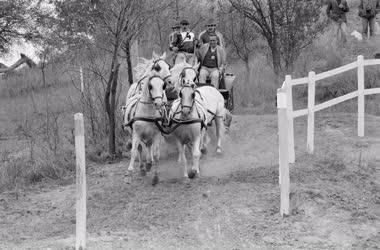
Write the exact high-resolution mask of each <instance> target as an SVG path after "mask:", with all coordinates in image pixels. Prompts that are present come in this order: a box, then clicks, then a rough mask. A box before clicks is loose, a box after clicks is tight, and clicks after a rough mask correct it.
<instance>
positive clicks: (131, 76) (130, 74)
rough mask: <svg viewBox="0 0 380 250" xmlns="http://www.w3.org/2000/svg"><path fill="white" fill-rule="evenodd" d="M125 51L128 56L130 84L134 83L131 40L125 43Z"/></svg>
mask: <svg viewBox="0 0 380 250" xmlns="http://www.w3.org/2000/svg"><path fill="white" fill-rule="evenodd" d="M124 52H125V56H126V57H127V67H128V82H129V85H132V84H133V71H132V59H131V45H130V41H129V40H126V41H125V43H124Z"/></svg>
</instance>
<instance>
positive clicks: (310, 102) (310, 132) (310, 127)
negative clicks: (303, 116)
mask: <svg viewBox="0 0 380 250" xmlns="http://www.w3.org/2000/svg"><path fill="white" fill-rule="evenodd" d="M307 93H308V97H307V109H308V115H307V152H308V153H309V154H312V153H313V152H314V127H315V126H314V105H315V72H313V71H311V72H309V83H308V91H307Z"/></svg>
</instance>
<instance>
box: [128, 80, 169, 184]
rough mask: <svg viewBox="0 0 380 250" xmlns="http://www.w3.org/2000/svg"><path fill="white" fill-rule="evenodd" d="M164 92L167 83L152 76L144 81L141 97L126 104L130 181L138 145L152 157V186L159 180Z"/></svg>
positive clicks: (136, 97)
mask: <svg viewBox="0 0 380 250" xmlns="http://www.w3.org/2000/svg"><path fill="white" fill-rule="evenodd" d="M164 89H165V82H164V81H163V80H162V79H161V78H160V77H159V76H151V77H150V78H148V80H147V81H143V82H142V84H141V92H140V94H138V95H136V96H134V99H133V100H132V101H130V102H128V103H127V105H126V112H125V117H124V119H125V122H126V125H128V126H130V127H131V128H132V150H131V161H130V163H129V167H128V172H127V174H126V177H129V178H130V177H131V175H132V171H133V169H134V162H135V159H136V156H137V154H138V153H139V152H138V146H139V145H141V146H143V147H142V148H144V149H145V153H146V155H147V156H149V157H150V158H151V162H152V167H153V168H154V171H153V172H154V177H153V182H152V184H153V185H155V184H157V183H158V181H159V177H158V174H159V168H158V164H159V162H158V161H159V157H160V152H159V144H160V141H161V131H160V129H159V127H158V125H157V124H158V122H160V121H161V120H162V112H161V110H162V107H163V104H164V103H163V97H164ZM140 153H141V151H140ZM140 167H141V166H140Z"/></svg>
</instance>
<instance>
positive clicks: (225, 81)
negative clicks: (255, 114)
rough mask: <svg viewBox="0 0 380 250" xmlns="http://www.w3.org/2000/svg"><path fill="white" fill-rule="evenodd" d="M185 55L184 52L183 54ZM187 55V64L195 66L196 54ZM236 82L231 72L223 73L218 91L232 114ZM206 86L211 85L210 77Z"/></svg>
mask: <svg viewBox="0 0 380 250" xmlns="http://www.w3.org/2000/svg"><path fill="white" fill-rule="evenodd" d="M181 53H183V52H181ZM184 54H185V55H186V62H187V63H189V64H191V65H195V64H196V63H197V61H196V57H195V55H194V54H189V53H184ZM234 80H235V75H234V74H233V73H230V72H222V73H221V74H220V77H219V84H218V90H219V92H220V93H221V94H222V95H223V98H224V100H225V108H226V109H228V110H229V111H230V112H232V111H233V110H234V95H233V83H234ZM206 84H207V85H210V84H211V78H210V77H208V78H207V80H206Z"/></svg>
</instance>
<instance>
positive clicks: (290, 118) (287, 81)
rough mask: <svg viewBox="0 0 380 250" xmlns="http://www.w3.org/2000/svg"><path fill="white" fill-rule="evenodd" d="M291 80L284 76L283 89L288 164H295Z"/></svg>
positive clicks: (290, 77) (289, 77)
mask: <svg viewBox="0 0 380 250" xmlns="http://www.w3.org/2000/svg"><path fill="white" fill-rule="evenodd" d="M291 80H292V76H291V75H286V76H285V88H286V96H287V103H286V111H287V118H288V133H287V134H288V136H289V138H288V143H289V150H288V151H289V158H288V159H289V163H294V162H295V159H296V157H295V152H294V122H293V91H292V89H293V86H292V84H291V83H290V81H291Z"/></svg>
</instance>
